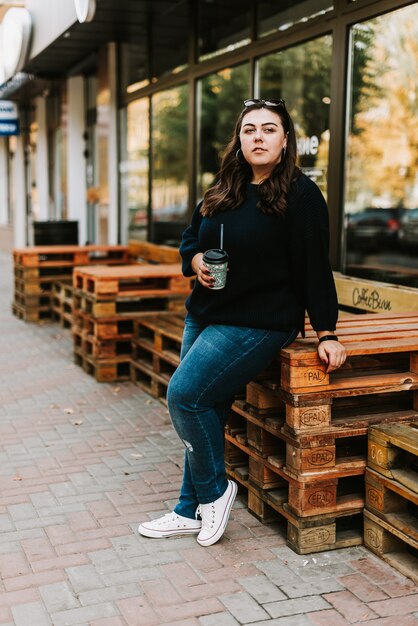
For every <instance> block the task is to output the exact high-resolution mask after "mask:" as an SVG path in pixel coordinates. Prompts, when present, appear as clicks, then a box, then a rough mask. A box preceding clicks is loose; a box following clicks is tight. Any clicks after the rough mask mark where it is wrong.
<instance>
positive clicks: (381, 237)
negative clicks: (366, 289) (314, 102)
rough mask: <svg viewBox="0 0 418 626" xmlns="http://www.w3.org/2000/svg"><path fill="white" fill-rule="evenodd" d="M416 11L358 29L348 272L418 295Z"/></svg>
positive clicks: (350, 157)
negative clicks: (403, 287) (412, 288)
mask: <svg viewBox="0 0 418 626" xmlns="http://www.w3.org/2000/svg"><path fill="white" fill-rule="evenodd" d="M417 24H418V5H417V4H414V5H412V6H409V7H406V8H404V9H400V10H398V11H395V12H392V13H390V14H386V15H382V16H380V17H377V18H375V19H373V20H369V21H367V22H362V23H361V24H356V25H355V26H353V28H352V31H351V53H350V57H351V58H352V67H351V72H350V85H349V89H350V95H349V116H348V129H347V130H348V134H347V154H346V181H345V225H346V259H345V262H346V268H345V269H346V272H347V273H350V274H353V275H359V276H369V277H371V278H376V279H378V280H386V281H389V282H396V283H401V284H409V285H412V286H415V287H418V257H417V251H418V182H417V173H416V164H417V162H418V121H417V120H418V99H417V93H418V55H417V45H416V43H417V40H418V28H417Z"/></svg>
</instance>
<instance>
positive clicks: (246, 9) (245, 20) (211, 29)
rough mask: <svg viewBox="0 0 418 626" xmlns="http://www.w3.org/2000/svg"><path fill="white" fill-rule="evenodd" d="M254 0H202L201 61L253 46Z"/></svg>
mask: <svg viewBox="0 0 418 626" xmlns="http://www.w3.org/2000/svg"><path fill="white" fill-rule="evenodd" d="M252 5H253V2H252V0H229V2H225V1H224V0H200V2H199V39H198V41H199V60H201V61H202V60H204V59H208V58H211V57H214V56H216V55H217V54H223V53H224V52H230V51H231V50H235V49H236V48H240V47H241V46H245V45H246V44H248V43H250V41H251V39H250V33H251V31H250V24H251V17H252Z"/></svg>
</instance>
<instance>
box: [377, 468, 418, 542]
mask: <svg viewBox="0 0 418 626" xmlns="http://www.w3.org/2000/svg"><path fill="white" fill-rule="evenodd" d="M365 480H366V508H367V509H368V510H369V511H371V512H372V513H373V514H374V515H377V516H378V517H381V518H382V519H384V520H385V521H386V522H387V523H388V524H392V526H394V527H395V528H397V529H398V530H400V531H402V532H405V533H406V534H408V535H409V536H410V537H411V538H413V539H414V540H415V541H416V542H418V518H417V506H418V491H417V490H415V489H410V488H409V487H406V486H405V485H403V484H402V483H399V482H398V481H396V480H391V479H390V478H386V476H382V475H381V474H379V473H378V472H374V471H373V470H372V469H370V468H367V470H366V478H365Z"/></svg>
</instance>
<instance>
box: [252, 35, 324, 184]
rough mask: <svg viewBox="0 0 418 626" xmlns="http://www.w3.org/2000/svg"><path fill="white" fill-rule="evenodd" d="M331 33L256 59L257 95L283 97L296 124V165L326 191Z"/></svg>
mask: <svg viewBox="0 0 418 626" xmlns="http://www.w3.org/2000/svg"><path fill="white" fill-rule="evenodd" d="M331 50H332V37H331V36H330V35H326V36H324V37H320V38H318V39H314V40H312V41H308V42H306V43H303V44H301V45H299V46H294V47H293V48H288V49H287V50H284V51H282V52H277V53H275V54H271V55H268V56H266V57H263V58H261V59H260V60H259V63H258V70H259V77H260V78H259V80H260V95H261V97H262V98H283V99H284V100H285V101H286V107H287V109H288V111H289V113H290V114H291V116H292V119H293V121H294V124H295V129H296V136H297V142H298V155H299V161H298V163H299V165H300V167H301V168H302V169H303V171H304V172H305V174H307V176H309V177H310V178H312V180H314V181H315V182H316V183H317V185H318V186H319V187H320V189H321V191H322V193H323V194H324V195H325V196H326V193H327V171H328V152H329V107H330V103H331V97H330V96H331V93H330V89H331V87H330V81H331Z"/></svg>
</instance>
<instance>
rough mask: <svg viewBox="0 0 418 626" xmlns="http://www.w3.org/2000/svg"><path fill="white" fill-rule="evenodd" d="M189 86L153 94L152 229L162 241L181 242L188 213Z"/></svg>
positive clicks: (155, 236)
mask: <svg viewBox="0 0 418 626" xmlns="http://www.w3.org/2000/svg"><path fill="white" fill-rule="evenodd" d="M187 116H188V103H187V86H186V85H181V86H180V87H175V88H174V89H169V90H166V91H161V92H159V93H156V94H155V95H154V96H153V97H152V229H151V237H152V239H153V241H155V242H156V243H159V244H167V245H177V244H178V242H179V241H180V238H181V233H182V232H183V230H184V228H185V226H186V224H187V218H186V212H187V198H188V186H187V136H188V117H187Z"/></svg>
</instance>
